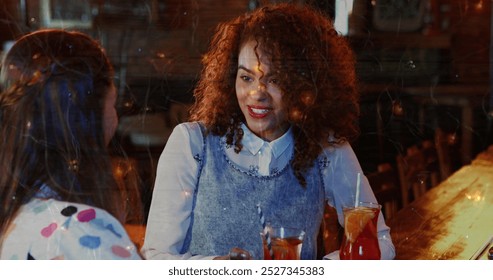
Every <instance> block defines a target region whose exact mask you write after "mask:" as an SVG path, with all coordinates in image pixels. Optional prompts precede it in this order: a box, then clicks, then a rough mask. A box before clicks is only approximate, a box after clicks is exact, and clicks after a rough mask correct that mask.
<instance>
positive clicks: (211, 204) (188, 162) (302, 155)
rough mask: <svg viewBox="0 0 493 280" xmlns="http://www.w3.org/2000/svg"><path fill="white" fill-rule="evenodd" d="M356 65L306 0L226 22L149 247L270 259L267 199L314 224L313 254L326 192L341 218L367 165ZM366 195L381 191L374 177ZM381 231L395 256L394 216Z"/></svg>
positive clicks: (178, 135) (158, 204)
mask: <svg viewBox="0 0 493 280" xmlns="http://www.w3.org/2000/svg"><path fill="white" fill-rule="evenodd" d="M354 65H355V58H354V55H353V53H352V51H351V49H350V47H349V45H348V43H347V42H346V40H345V39H344V38H343V37H342V36H340V35H339V34H338V33H337V32H336V31H335V29H334V27H333V25H332V23H331V21H330V20H329V19H328V18H326V17H325V16H324V15H322V14H321V13H319V12H317V11H315V10H313V9H311V8H309V7H307V6H300V5H294V4H278V5H272V6H266V7H262V8H259V9H257V10H255V11H253V12H251V13H247V14H245V15H242V16H239V17H237V18H235V19H233V20H231V21H229V22H225V23H222V24H220V25H219V26H218V28H217V30H216V33H215V35H214V36H213V38H212V41H211V43H210V49H209V51H208V52H207V53H206V54H205V55H204V57H203V71H202V74H201V78H200V80H199V82H198V84H197V87H196V89H195V91H194V95H195V104H194V106H193V107H192V109H191V120H190V121H191V122H187V123H183V124H180V125H178V126H177V127H176V128H175V129H174V131H173V133H172V134H171V136H170V138H169V140H168V143H167V145H166V147H165V149H164V151H163V153H162V155H161V158H160V161H159V164H158V170H157V178H156V182H155V187H154V192H153V198H152V203H151V208H150V213H149V217H148V223H147V231H146V239H145V243H144V247H143V254H144V255H145V256H146V257H147V258H195V259H200V258H206V259H207V258H209V259H214V258H216V259H227V258H228V257H230V256H235V257H236V256H238V255H240V256H243V258H253V259H262V258H263V251H262V243H261V241H260V236H259V232H260V231H261V230H262V226H261V224H260V222H259V218H258V215H257V210H256V207H255V206H256V205H260V206H261V207H262V209H263V212H264V214H265V218H266V220H267V221H268V222H270V223H271V224H272V225H282V226H285V227H296V228H302V229H304V231H305V232H306V235H305V239H304V241H303V246H302V251H301V258H302V259H314V258H315V257H316V256H317V252H316V250H317V248H316V247H317V242H316V240H317V234H318V231H319V228H320V224H321V221H322V216H323V212H324V206H325V203H328V204H329V205H331V206H333V207H335V208H336V209H337V212H338V214H339V221H340V223H341V224H342V223H343V221H342V217H343V215H342V207H343V206H345V205H346V206H347V205H349V204H351V203H352V204H354V194H355V186H356V181H357V174H358V173H362V171H361V167H360V165H359V163H358V160H357V158H356V156H355V154H354V152H353V150H352V149H351V146H350V144H349V143H350V141H352V140H354V139H355V137H357V135H358V126H357V122H358V117H359V105H358V93H357V90H356V88H357V85H356V82H357V81H356V75H355V67H354ZM360 197H361V199H362V200H364V201H370V202H375V201H376V199H375V196H374V195H373V193H372V191H371V188H370V186H369V184H368V181H367V180H366V179H365V178H364V177H363V180H362V183H361V196H360ZM378 232H379V241H380V248H381V251H382V258H385V259H391V258H393V257H394V254H395V253H394V247H393V244H392V241H391V238H390V234H389V228H388V227H387V226H386V225H385V222H384V219H383V217H380V218H379V226H378ZM334 255H337V254H336V253H334Z"/></svg>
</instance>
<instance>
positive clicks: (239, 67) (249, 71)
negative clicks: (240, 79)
mask: <svg viewBox="0 0 493 280" xmlns="http://www.w3.org/2000/svg"><path fill="white" fill-rule="evenodd" d="M240 69H243V70H245V71H246V72H248V73H250V74H255V73H254V72H253V71H252V70H250V69H248V68H246V67H245V66H243V65H239V66H238V70H240Z"/></svg>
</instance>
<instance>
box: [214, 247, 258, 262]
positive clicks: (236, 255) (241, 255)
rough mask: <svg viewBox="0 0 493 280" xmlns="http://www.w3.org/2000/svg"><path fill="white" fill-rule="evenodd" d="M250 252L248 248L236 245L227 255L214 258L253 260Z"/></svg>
mask: <svg viewBox="0 0 493 280" xmlns="http://www.w3.org/2000/svg"><path fill="white" fill-rule="evenodd" d="M251 259H252V257H251V256H250V253H249V252H248V251H246V250H243V249H240V248H238V247H234V248H232V249H231V250H230V251H229V254H227V255H225V256H218V257H215V258H214V260H251Z"/></svg>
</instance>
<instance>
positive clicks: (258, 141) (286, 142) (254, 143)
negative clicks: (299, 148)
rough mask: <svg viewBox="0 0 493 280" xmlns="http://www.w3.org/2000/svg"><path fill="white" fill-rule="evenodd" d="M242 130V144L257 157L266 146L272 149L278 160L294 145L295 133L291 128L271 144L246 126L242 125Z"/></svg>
mask: <svg viewBox="0 0 493 280" xmlns="http://www.w3.org/2000/svg"><path fill="white" fill-rule="evenodd" d="M241 128H242V129H243V139H242V141H241V143H242V144H243V147H244V148H246V149H247V150H248V151H249V152H250V153H251V154H252V155H256V154H257V153H258V152H259V151H260V149H261V148H262V147H263V146H264V145H266V146H269V147H270V148H271V150H272V154H273V155H274V157H276V158H278V157H279V156H280V155H282V153H284V151H286V149H287V148H288V147H289V146H290V145H292V143H293V140H292V139H293V132H292V129H291V127H289V129H288V131H286V133H284V134H283V135H282V136H281V137H279V138H277V139H276V140H274V141H271V142H267V141H264V140H263V139H262V138H260V137H258V136H257V135H255V134H254V133H253V132H252V131H251V130H250V129H249V128H248V127H247V126H246V125H245V124H242V125H241Z"/></svg>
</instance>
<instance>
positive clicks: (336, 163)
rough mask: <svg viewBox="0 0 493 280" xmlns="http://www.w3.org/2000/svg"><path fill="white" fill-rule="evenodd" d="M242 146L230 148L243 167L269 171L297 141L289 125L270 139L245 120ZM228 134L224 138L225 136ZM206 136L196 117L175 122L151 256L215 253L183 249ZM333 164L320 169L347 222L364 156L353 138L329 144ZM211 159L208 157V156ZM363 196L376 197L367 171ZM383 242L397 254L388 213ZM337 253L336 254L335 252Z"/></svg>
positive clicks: (385, 253)
mask: <svg viewBox="0 0 493 280" xmlns="http://www.w3.org/2000/svg"><path fill="white" fill-rule="evenodd" d="M242 128H243V131H244V135H243V139H242V144H243V149H242V150H241V151H240V153H236V152H235V151H234V147H227V148H226V156H227V157H228V158H229V160H231V161H232V162H233V163H235V164H236V165H237V166H238V167H239V168H242V169H244V170H245V171H249V172H253V173H256V174H258V175H260V176H268V175H271V174H273V173H275V172H276V171H280V170H282V169H283V168H284V167H285V166H286V165H287V164H289V161H290V160H291V158H292V155H293V151H294V142H293V135H292V130H291V129H289V130H288V131H287V132H286V133H285V134H284V135H283V136H281V137H280V138H278V139H276V140H274V141H271V142H266V141H264V140H262V139H261V138H259V137H257V136H256V135H255V134H253V133H252V132H251V131H250V130H249V129H248V128H247V127H246V126H245V125H243V126H242ZM223 140H224V139H223ZM203 141H204V140H203V136H202V133H201V129H200V127H199V125H198V124H197V123H182V124H180V125H178V126H177V127H175V129H174V130H173V132H172V134H171V135H170V137H169V139H168V142H167V144H166V147H165V148H164V150H163V153H162V154H161V157H160V159H159V163H158V167H157V174H156V181H155V184H154V189H153V195H152V203H151V207H150V210H149V216H148V219H147V228H146V238H145V242H144V246H143V248H142V253H143V255H144V256H145V257H146V258H147V259H212V258H214V257H215V256H192V255H191V254H190V253H189V252H181V250H182V247H183V244H184V240H185V236H186V235H187V232H188V229H189V226H190V217H191V213H192V208H193V195H192V194H193V192H194V191H195V187H196V185H197V182H198V180H199V175H200V174H199V167H200V166H199V164H200V163H199V161H197V160H196V158H197V157H200V155H201V153H202V151H203ZM324 153H325V155H326V156H327V158H328V162H329V163H328V166H327V167H326V168H323V169H322V170H321V172H322V174H321V175H322V177H323V180H324V184H325V196H326V197H325V198H326V200H327V203H328V204H329V205H331V206H333V207H335V208H336V210H337V212H338V219H339V223H341V224H343V222H344V221H343V216H342V207H344V206H347V205H351V204H354V193H355V191H354V190H355V186H356V178H357V176H356V175H357V173H358V172H359V173H362V171H361V167H360V165H359V162H358V160H357V158H356V155H355V154H354V152H353V150H352V148H351V146H350V145H349V144H348V143H344V144H341V145H338V146H337V147H336V148H329V149H326V150H324ZM205 160H207V159H205ZM360 199H361V201H376V199H375V196H374V194H373V192H372V190H371V188H370V185H369V184H368V180H367V179H366V177H364V176H363V177H362V180H361V191H360ZM378 236H379V244H380V249H381V253H382V258H383V259H392V258H394V256H395V249H394V246H393V244H392V240H391V238H390V233H389V228H388V227H387V225H386V224H385V221H384V219H383V216H380V218H379V223H378ZM333 255H334V256H337V254H333Z"/></svg>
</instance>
